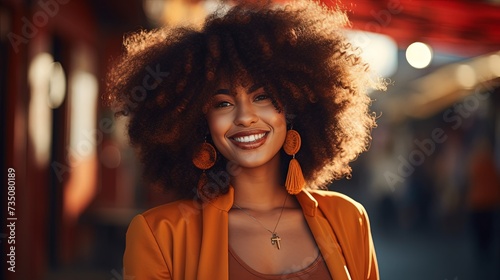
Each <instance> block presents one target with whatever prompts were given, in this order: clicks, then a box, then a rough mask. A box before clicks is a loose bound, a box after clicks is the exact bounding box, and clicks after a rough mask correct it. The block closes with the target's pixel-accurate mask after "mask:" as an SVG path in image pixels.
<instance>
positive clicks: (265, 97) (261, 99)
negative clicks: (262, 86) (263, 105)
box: [254, 93, 270, 101]
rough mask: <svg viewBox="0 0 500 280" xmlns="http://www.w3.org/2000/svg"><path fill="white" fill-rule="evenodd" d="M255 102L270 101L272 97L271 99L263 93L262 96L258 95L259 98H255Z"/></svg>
mask: <svg viewBox="0 0 500 280" xmlns="http://www.w3.org/2000/svg"><path fill="white" fill-rule="evenodd" d="M254 100H255V101H266V100H270V97H269V95H267V94H265V93H262V94H259V95H257V97H255V99H254Z"/></svg>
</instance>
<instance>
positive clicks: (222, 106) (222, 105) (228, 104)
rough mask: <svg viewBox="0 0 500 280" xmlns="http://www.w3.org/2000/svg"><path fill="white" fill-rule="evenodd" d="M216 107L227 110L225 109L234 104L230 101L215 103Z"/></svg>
mask: <svg viewBox="0 0 500 280" xmlns="http://www.w3.org/2000/svg"><path fill="white" fill-rule="evenodd" d="M214 103H215V104H214V107H215V108H225V107H229V106H231V105H232V104H231V103H230V102H228V101H220V102H214Z"/></svg>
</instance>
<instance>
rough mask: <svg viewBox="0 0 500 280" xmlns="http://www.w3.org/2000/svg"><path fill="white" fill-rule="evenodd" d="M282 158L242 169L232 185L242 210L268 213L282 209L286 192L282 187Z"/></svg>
mask: <svg viewBox="0 0 500 280" xmlns="http://www.w3.org/2000/svg"><path fill="white" fill-rule="evenodd" d="M281 181H282V179H281V174H280V156H279V154H277V155H276V156H275V157H274V158H273V159H272V160H271V161H270V162H268V163H267V164H265V165H263V166H259V167H256V168H240V170H238V174H237V175H236V176H234V177H233V178H232V180H231V183H232V185H233V187H234V191H235V192H234V201H235V203H236V204H237V205H239V206H241V207H242V208H249V209H252V210H262V211H267V210H271V209H274V208H281V207H282V203H283V199H284V197H285V195H286V190H285V188H284V187H283V186H282V182H281Z"/></svg>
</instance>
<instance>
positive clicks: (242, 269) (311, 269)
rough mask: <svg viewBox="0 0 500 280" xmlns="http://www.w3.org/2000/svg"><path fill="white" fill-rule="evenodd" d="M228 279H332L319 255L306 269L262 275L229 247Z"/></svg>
mask: <svg viewBox="0 0 500 280" xmlns="http://www.w3.org/2000/svg"><path fill="white" fill-rule="evenodd" d="M229 279H230V280H231V279H238V280H261V279H269V280H272V279H276V280H278V279H296V280H300V279H321V280H323V279H325V280H327V279H332V278H331V277H330V272H329V271H328V267H327V266H326V263H325V261H324V260H323V257H322V256H321V254H318V257H317V258H316V260H314V262H312V263H311V264H310V265H309V266H307V267H306V268H304V269H302V270H299V271H296V272H293V273H288V274H281V275H276V274H263V273H260V272H258V271H255V270H254V269H252V268H251V267H250V266H248V265H247V264H246V263H245V262H244V261H243V260H242V259H240V257H238V255H237V254H236V253H234V252H233V250H232V249H231V247H229Z"/></svg>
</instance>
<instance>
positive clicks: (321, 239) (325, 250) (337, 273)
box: [296, 190, 351, 280]
mask: <svg viewBox="0 0 500 280" xmlns="http://www.w3.org/2000/svg"><path fill="white" fill-rule="evenodd" d="M296 197H297V200H298V201H299V203H300V205H301V207H302V211H303V212H304V217H305V218H306V221H307V224H308V225H309V228H310V229H311V232H312V234H313V236H314V239H315V241H316V244H317V245H318V247H319V250H320V252H321V255H322V256H323V259H324V260H325V262H326V265H327V267H328V270H329V271H330V275H331V276H332V279H334V280H351V277H350V275H349V271H348V270H347V266H346V263H345V260H344V257H343V255H342V249H341V248H340V246H339V242H338V240H337V237H336V236H335V233H334V232H333V229H332V226H331V225H330V223H329V222H328V220H327V219H326V218H325V217H324V215H323V214H322V213H321V210H320V208H319V207H318V202H317V201H316V199H315V198H314V197H313V196H312V195H311V194H310V193H309V192H308V191H306V190H303V191H302V192H300V193H298V194H297V195H296Z"/></svg>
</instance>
